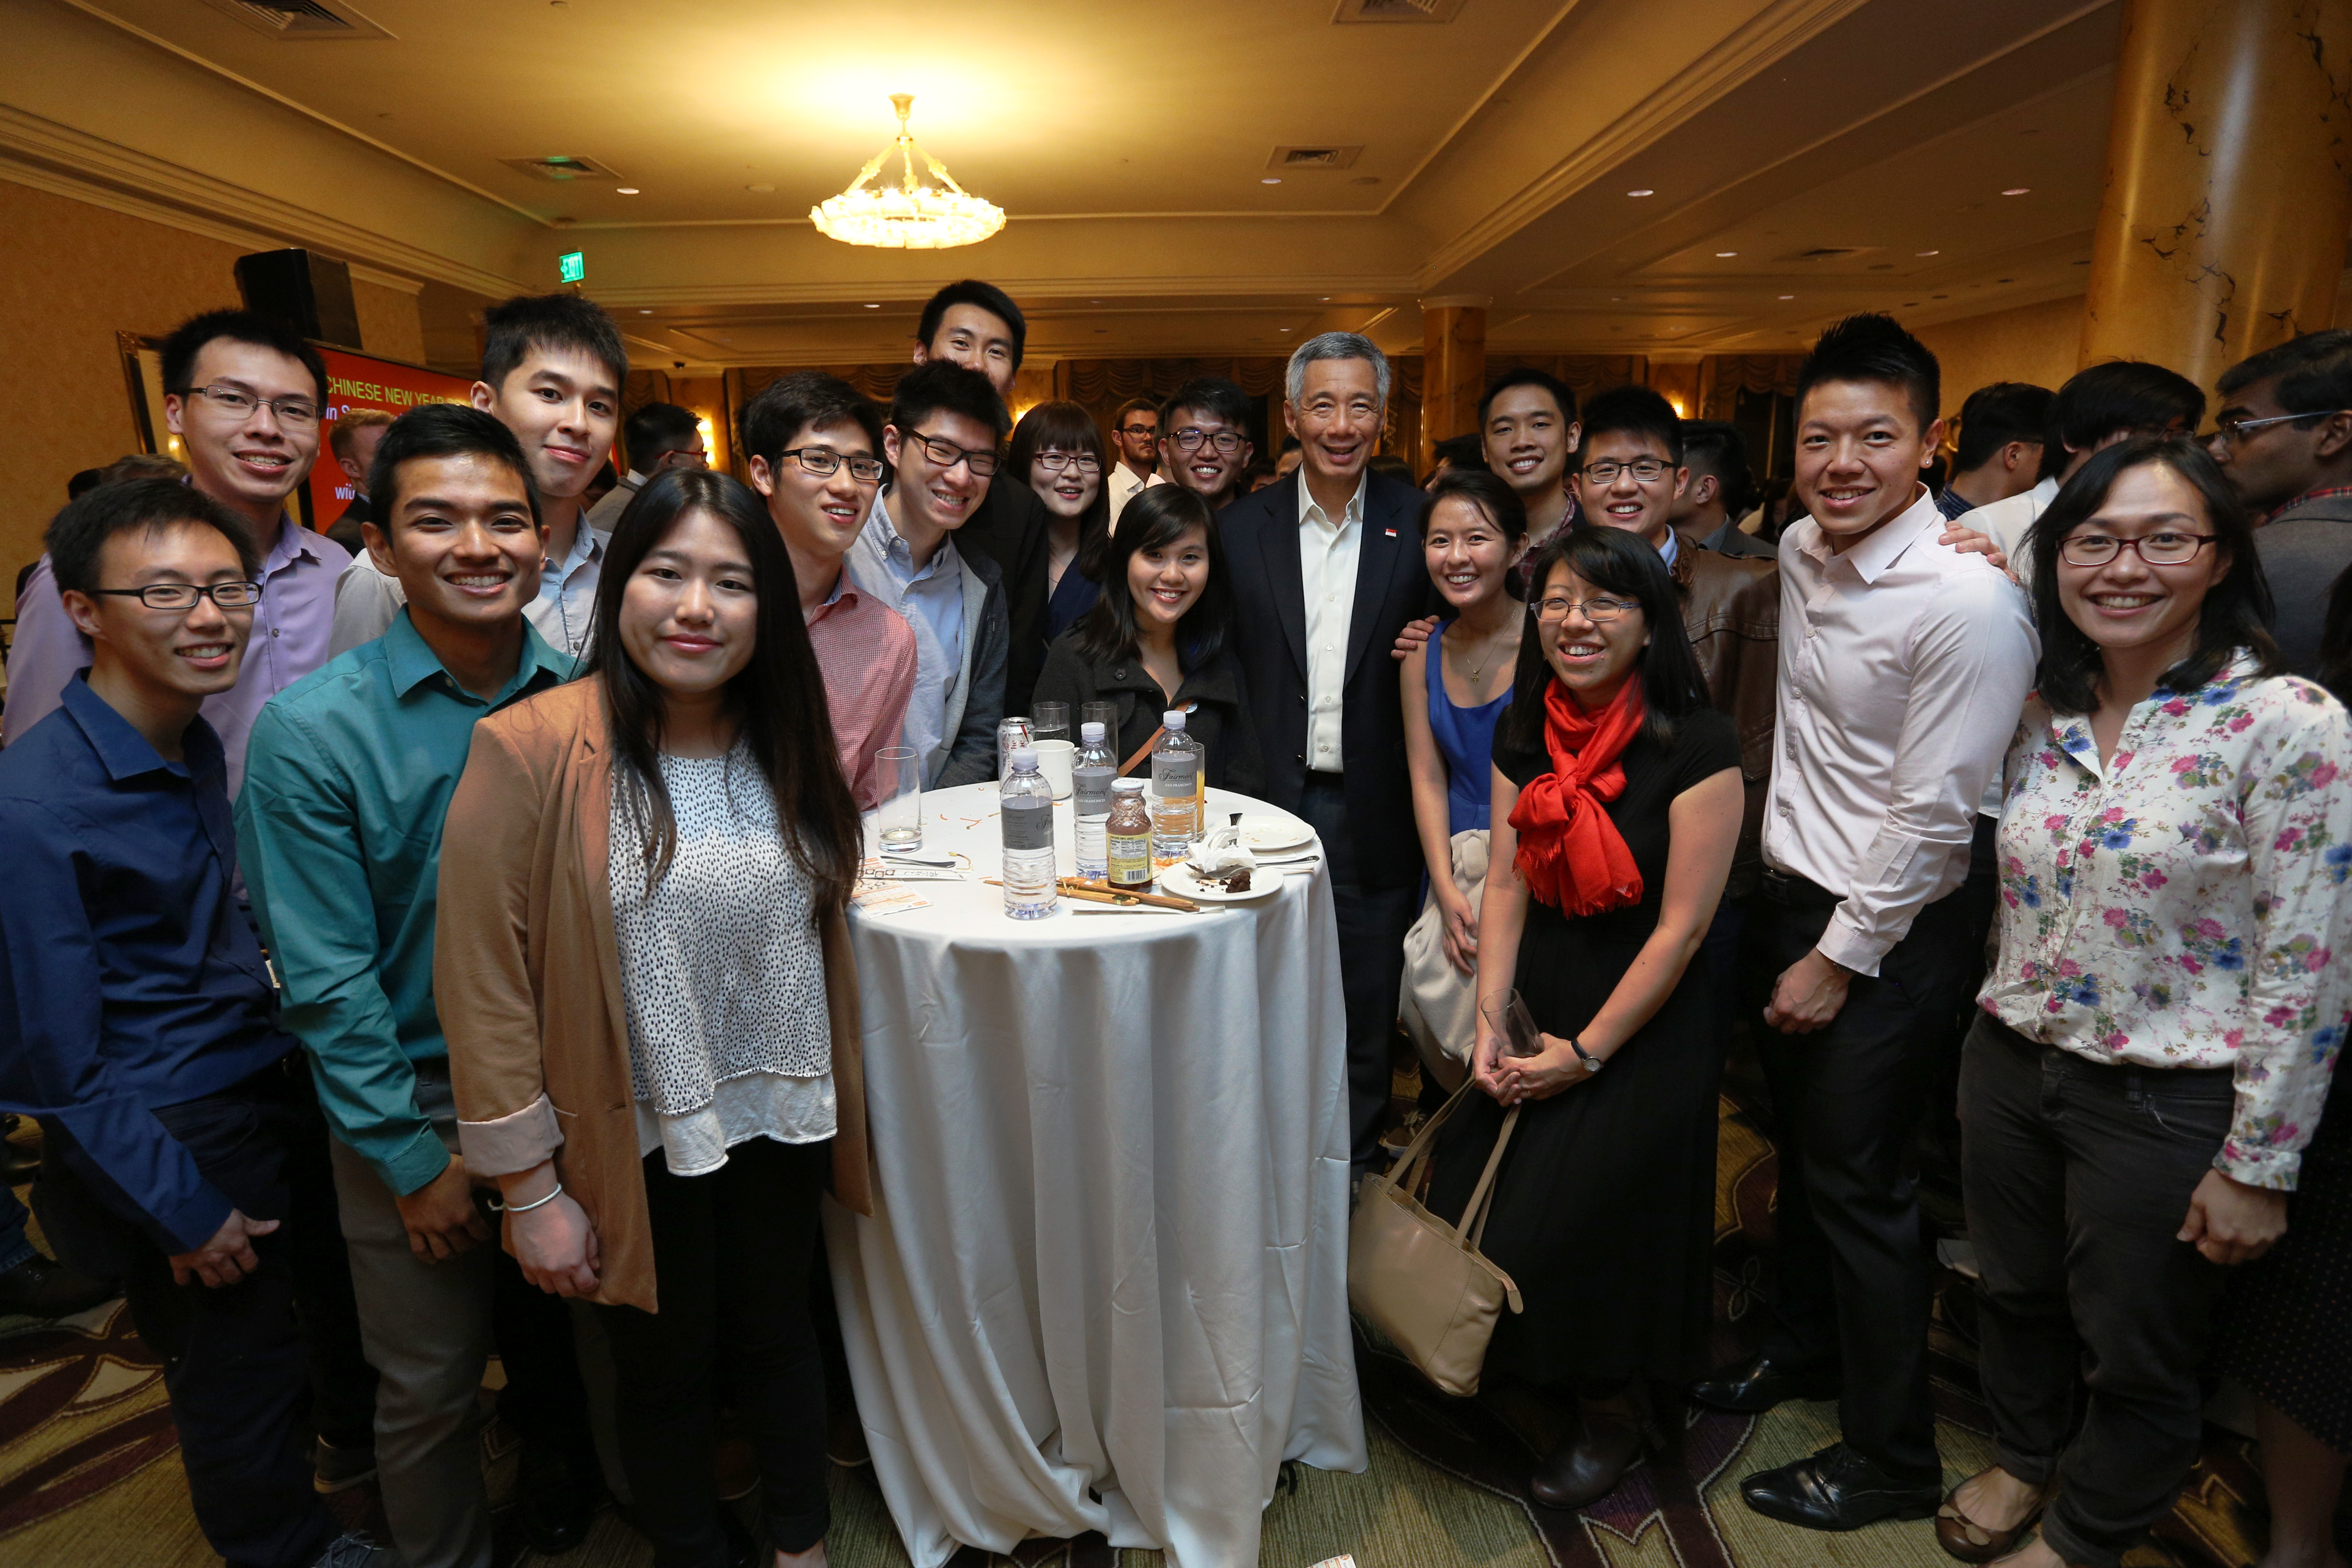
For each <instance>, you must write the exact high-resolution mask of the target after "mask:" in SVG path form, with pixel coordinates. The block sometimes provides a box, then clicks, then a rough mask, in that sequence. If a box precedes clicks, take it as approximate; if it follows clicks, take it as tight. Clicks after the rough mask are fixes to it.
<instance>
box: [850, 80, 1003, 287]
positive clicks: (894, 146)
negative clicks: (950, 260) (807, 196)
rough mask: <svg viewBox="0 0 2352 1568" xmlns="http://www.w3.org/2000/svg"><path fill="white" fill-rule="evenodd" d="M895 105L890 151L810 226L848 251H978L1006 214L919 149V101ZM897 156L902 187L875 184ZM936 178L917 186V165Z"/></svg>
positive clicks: (898, 99)
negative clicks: (913, 121)
mask: <svg viewBox="0 0 2352 1568" xmlns="http://www.w3.org/2000/svg"><path fill="white" fill-rule="evenodd" d="M890 101H891V102H892V103H893V104H894V105H896V106H897V107H898V140H897V141H896V142H892V143H891V144H890V145H889V146H887V147H885V148H883V149H882V151H880V152H879V153H875V154H874V156H873V158H872V159H871V160H870V161H869V162H868V163H866V167H865V168H864V169H862V170H860V171H859V172H858V175H857V178H856V179H855V180H852V181H851V182H850V183H849V188H848V189H847V190H845V191H844V192H842V193H841V195H837V196H835V197H832V198H831V199H829V200H827V201H825V202H823V203H821V204H819V205H816V206H813V207H811V208H809V221H810V222H811V223H814V224H815V225H816V229H817V232H818V233H819V234H822V235H824V236H826V237H829V238H833V239H837V240H839V241H841V242H842V243H843V244H844V245H879V246H885V247H889V248H890V249H893V250H946V249H949V248H950V247H954V246H959V245H973V244H977V243H978V242H980V241H981V240H983V239H986V238H987V237H989V236H990V235H992V234H994V233H995V232H996V231H997V230H998V229H1000V228H1003V226H1004V209H1003V207H1000V206H998V205H996V204H995V203H994V202H991V201H983V200H982V198H980V197H978V196H975V195H971V194H970V193H969V192H967V191H965V189H964V188H963V187H962V186H961V185H959V184H956V183H955V178H954V176H952V175H951V174H949V173H948V172H947V170H946V169H944V168H942V167H940V161H939V160H938V159H937V158H934V157H932V156H931V155H930V154H929V153H926V152H924V151H923V150H922V149H921V148H920V147H918V146H916V145H915V138H914V137H913V135H912V134H911V133H909V132H908V130H907V116H908V112H909V111H910V110H912V109H913V108H914V106H915V96H914V94H912V93H908V92H894V93H892V94H891V95H890ZM894 152H895V153H898V157H899V160H900V173H899V176H898V184H896V185H890V184H868V182H869V181H872V180H873V179H874V176H875V175H877V174H880V173H881V172H882V165H883V164H884V163H887V162H888V161H889V158H890V154H891V153H894ZM917 158H920V159H921V160H922V161H923V166H924V167H925V168H927V169H929V171H930V173H931V178H932V179H933V180H935V181H937V182H938V184H936V185H932V184H920V185H919V184H916V183H915V160H916V159H917Z"/></svg>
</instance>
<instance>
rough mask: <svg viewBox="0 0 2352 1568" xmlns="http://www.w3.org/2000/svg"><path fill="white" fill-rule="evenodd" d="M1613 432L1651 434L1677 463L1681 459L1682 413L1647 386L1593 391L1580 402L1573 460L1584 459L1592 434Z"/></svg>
mask: <svg viewBox="0 0 2352 1568" xmlns="http://www.w3.org/2000/svg"><path fill="white" fill-rule="evenodd" d="M1615 434H1622V435H1628V436H1649V437H1655V438H1656V440H1657V442H1658V444H1659V445H1660V446H1663V447H1665V449H1666V456H1667V457H1669V458H1673V459H1674V460H1675V463H1676V465H1677V466H1679V465H1680V464H1681V462H1682V460H1683V422H1682V416H1680V415H1678V414H1676V413H1675V405H1673V404H1671V403H1668V402H1667V401H1666V399H1665V395H1664V393H1661V392H1658V391H1656V390H1654V389H1653V388H1651V387H1647V386H1612V387H1611V388H1610V389H1609V390H1608V391H1606V392H1596V393H1594V394H1593V395H1592V401H1591V402H1590V403H1588V404H1586V405H1584V434H1583V435H1582V436H1581V437H1578V439H1577V443H1576V460H1577V461H1578V462H1580V463H1581V462H1582V461H1583V460H1584V452H1585V448H1587V447H1590V446H1591V445H1592V440H1593V437H1596V436H1608V435H1615Z"/></svg>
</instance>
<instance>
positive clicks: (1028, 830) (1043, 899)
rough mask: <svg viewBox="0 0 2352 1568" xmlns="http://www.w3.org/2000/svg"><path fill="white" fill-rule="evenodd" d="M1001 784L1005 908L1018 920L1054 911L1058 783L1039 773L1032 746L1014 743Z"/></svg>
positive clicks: (1000, 801)
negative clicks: (1048, 781) (1056, 784)
mask: <svg viewBox="0 0 2352 1568" xmlns="http://www.w3.org/2000/svg"><path fill="white" fill-rule="evenodd" d="M1005 762H1006V764H1007V766H1009V767H1010V768H1011V770H1012V771H1011V772H1010V773H1006V774H1005V775H1004V782H1003V784H999V785H998V786H997V795H998V797H999V803H1000V806H1001V809H1000V810H999V812H998V814H997V815H998V816H1001V817H1002V818H1003V824H1004V912H1005V913H1006V914H1008V915H1011V916H1012V917H1013V919H1014V920H1016V921H1034V920H1043V919H1044V918H1045V916H1047V915H1050V914H1052V913H1053V912H1054V900H1055V898H1056V897H1057V896H1058V893H1057V889H1055V885H1054V786H1053V785H1052V784H1047V783H1046V782H1045V778H1044V776H1043V775H1042V774H1040V773H1038V772H1037V752H1036V750H1035V749H1034V747H1030V746H1015V747H1014V748H1013V752H1012V754H1011V755H1010V756H1008V757H1007V758H1006V759H1005Z"/></svg>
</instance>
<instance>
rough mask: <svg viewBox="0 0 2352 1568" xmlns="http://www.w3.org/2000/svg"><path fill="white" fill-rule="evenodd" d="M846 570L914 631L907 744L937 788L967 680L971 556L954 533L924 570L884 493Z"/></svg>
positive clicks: (926, 782) (927, 779)
mask: <svg viewBox="0 0 2352 1568" xmlns="http://www.w3.org/2000/svg"><path fill="white" fill-rule="evenodd" d="M845 566H846V568H847V570H848V573H849V580H850V581H851V582H852V583H854V584H856V586H857V591H858V592H859V593H861V594H868V595H873V596H874V597H875V598H877V599H879V600H881V601H882V602H883V603H884V604H886V605H889V606H890V607H891V608H892V609H894V610H896V611H898V615H899V616H900V618H901V619H903V620H904V621H905V622H906V623H907V625H908V626H909V627H910V628H912V629H913V631H914V634H915V690H914V695H913V696H911V697H909V698H908V700H907V725H906V730H905V733H904V737H903V742H904V744H906V745H908V746H909V747H911V748H913V750H914V752H915V754H916V755H917V756H919V757H921V758H924V759H925V763H924V769H923V787H924V788H926V789H929V787H930V786H931V785H932V784H934V783H935V782H937V780H938V778H939V776H940V770H941V769H943V768H945V767H946V766H947V762H946V757H945V754H944V752H941V750H940V748H941V743H942V742H945V741H946V740H947V739H948V734H947V723H948V700H949V698H950V697H951V696H953V695H954V693H955V689H956V683H957V682H958V681H960V680H961V679H963V558H962V557H961V556H960V555H958V554H957V553H956V547H955V539H954V536H953V535H950V536H949V537H948V538H946V539H943V540H941V541H940V547H939V549H938V550H936V551H934V552H932V554H931V558H930V560H929V561H928V562H926V563H923V565H922V566H921V567H920V568H918V567H917V566H916V565H915V552H913V551H912V550H911V549H909V548H908V544H907V542H906V541H905V540H904V539H901V538H899V537H898V529H897V528H896V527H894V526H893V525H892V524H891V521H890V513H889V511H888V510H887V508H885V507H884V505H883V498H882V497H880V496H878V495H877V496H876V497H875V498H874V510H873V511H872V512H871V513H869V514H868V515H867V517H866V526H865V527H864V528H862V529H860V530H858V532H857V540H856V543H854V544H852V545H851V546H850V547H849V555H848V558H847V560H846V562H845ZM934 753H938V754H939V761H938V762H937V763H936V765H935V764H934V763H932V762H931V761H930V759H931V758H932V757H933V755H934Z"/></svg>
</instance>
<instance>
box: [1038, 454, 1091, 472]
mask: <svg viewBox="0 0 2352 1568" xmlns="http://www.w3.org/2000/svg"><path fill="white" fill-rule="evenodd" d="M1073 463H1076V465H1077V466H1078V472H1080V473H1082V474H1099V473H1101V472H1102V464H1101V463H1099V462H1097V461H1096V459H1095V455H1094V454H1093V453H1092V452H1040V453H1038V454H1037V466H1038V467H1039V468H1043V469H1045V471H1046V472H1047V473H1049V474H1058V473H1060V472H1061V471H1062V470H1063V469H1064V468H1068V467H1069V466H1070V465H1071V464H1073Z"/></svg>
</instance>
